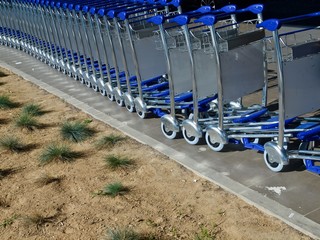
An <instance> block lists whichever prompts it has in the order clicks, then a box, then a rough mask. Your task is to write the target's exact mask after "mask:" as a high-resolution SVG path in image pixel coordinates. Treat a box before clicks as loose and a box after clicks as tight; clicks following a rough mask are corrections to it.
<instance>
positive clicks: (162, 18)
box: [147, 5, 236, 25]
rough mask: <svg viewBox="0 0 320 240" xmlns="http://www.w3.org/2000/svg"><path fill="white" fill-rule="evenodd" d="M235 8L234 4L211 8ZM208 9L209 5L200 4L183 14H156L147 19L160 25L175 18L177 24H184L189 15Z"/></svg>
mask: <svg viewBox="0 0 320 240" xmlns="http://www.w3.org/2000/svg"><path fill="white" fill-rule="evenodd" d="M235 9H236V6H235V5H227V6H225V7H222V8H221V9H217V10H213V11H216V12H229V11H235ZM210 11H211V7H210V6H202V7H200V8H198V9H197V10H194V11H191V12H187V13H184V14H182V15H179V16H175V15H173V16H168V17H165V16H163V15H157V16H154V17H151V18H149V19H148V20H147V21H148V22H151V23H153V24H156V25H160V24H163V23H164V22H165V21H166V20H168V19H176V20H175V21H176V22H177V21H179V22H180V23H178V24H180V25H184V24H186V23H184V22H186V21H187V22H188V21H190V18H191V17H195V16H197V15H199V14H204V13H209V12H210ZM180 16H181V17H180ZM183 23H184V24H183Z"/></svg>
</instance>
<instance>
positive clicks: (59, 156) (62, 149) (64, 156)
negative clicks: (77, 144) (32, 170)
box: [39, 144, 80, 165]
mask: <svg viewBox="0 0 320 240" xmlns="http://www.w3.org/2000/svg"><path fill="white" fill-rule="evenodd" d="M78 157H80V154H79V153H78V152H74V151H72V150H71V149H70V147H68V146H66V145H59V144H50V145H49V146H48V147H47V148H46V149H44V151H43V152H42V154H41V155H40V158H39V159H40V163H41V164H42V165H45V164H48V163H50V162H52V161H53V160H60V161H62V162H72V161H73V160H75V159H76V158H78Z"/></svg>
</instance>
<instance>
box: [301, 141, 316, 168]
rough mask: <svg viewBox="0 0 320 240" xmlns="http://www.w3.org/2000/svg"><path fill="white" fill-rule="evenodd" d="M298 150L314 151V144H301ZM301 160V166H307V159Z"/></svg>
mask: <svg viewBox="0 0 320 240" xmlns="http://www.w3.org/2000/svg"><path fill="white" fill-rule="evenodd" d="M299 150H311V151H313V150H314V142H313V141H312V142H302V143H301V144H300V146H299ZM302 160H303V164H304V165H305V166H307V161H308V159H302Z"/></svg>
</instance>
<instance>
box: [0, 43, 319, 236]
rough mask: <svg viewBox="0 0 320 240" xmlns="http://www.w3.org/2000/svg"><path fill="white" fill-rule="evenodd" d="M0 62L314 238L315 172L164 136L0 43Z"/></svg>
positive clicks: (148, 122) (153, 123)
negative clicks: (279, 169) (282, 168)
mask: <svg viewBox="0 0 320 240" xmlns="http://www.w3.org/2000/svg"><path fill="white" fill-rule="evenodd" d="M0 66H2V67H4V68H7V69H10V70H11V71H13V72H15V73H17V74H18V75H20V76H22V77H23V78H25V79H27V80H28V81H31V82H33V83H35V84H39V86H41V87H42V88H44V89H45V90H47V91H49V92H51V93H53V94H55V95H57V96H58V97H60V98H62V99H65V100H66V101H67V102H69V103H71V104H73V105H75V106H76V107H78V108H80V109H82V110H83V111H85V112H87V113H88V114H91V115H92V116H93V117H95V118H97V119H99V120H101V121H104V122H106V123H107V124H109V125H111V126H112V127H114V128H117V129H119V130H121V131H123V132H124V133H126V134H127V135H129V136H131V137H133V138H135V139H136V140H138V141H140V142H142V143H145V144H148V145H150V146H152V147H153V148H155V149H157V150H158V151H160V152H162V153H163V154H165V155H167V156H169V157H170V158H172V159H174V160H175V161H177V162H179V163H180V164H182V165H183V166H185V167H186V168H188V169H190V170H192V171H194V172H195V173H197V174H198V175H200V176H202V177H204V178H206V179H208V180H210V181H212V182H214V183H216V184H217V185H219V186H221V187H223V188H224V189H226V190H228V191H230V192H232V193H234V194H236V195H237V196H239V197H240V198H242V199H243V200H245V201H247V202H248V203H250V204H253V205H254V206H256V207H258V208H259V209H261V210H263V211H265V212H267V213H268V214H271V215H273V216H276V217H277V218H279V219H281V220H283V221H284V222H286V223H287V224H289V225H290V226H293V227H294V228H296V229H298V230H300V231H302V232H304V233H306V234H308V235H309V236H311V237H313V238H315V239H320V202H319V199H320V188H319V187H317V185H318V184H317V183H318V181H319V176H317V175H315V174H312V173H310V172H307V171H305V170H304V169H299V170H298V171H291V172H286V173H279V174H276V173H273V172H270V171H269V170H268V169H267V168H266V166H265V165H264V163H263V157H262V155H261V154H259V153H256V152H254V151H250V150H245V149H243V148H239V146H237V147H235V148H233V147H232V146H230V147H229V148H228V150H229V151H226V152H222V153H214V152H212V151H211V150H210V149H209V148H208V147H207V146H206V145H205V144H200V145H197V146H191V145H188V144H187V143H186V142H185V141H184V139H177V140H174V141H172V140H169V139H166V138H165V137H164V136H163V135H162V133H161V130H160V121H159V119H154V118H151V119H145V120H142V119H140V118H139V117H138V116H136V114H132V113H129V112H127V111H126V110H125V108H120V107H119V106H117V105H116V103H114V102H110V101H109V100H108V99H107V98H104V97H102V96H101V95H100V94H99V93H95V92H93V91H92V90H90V89H88V88H87V87H85V86H83V85H81V84H80V83H79V82H76V81H74V80H72V79H70V78H68V77H66V76H65V75H63V74H61V73H59V72H57V71H56V70H54V69H51V68H50V67H48V66H47V65H45V64H44V63H41V62H39V61H38V60H36V59H34V58H33V57H31V56H29V55H27V54H26V53H24V52H21V51H18V50H15V49H11V48H8V47H4V46H0ZM44 73H46V74H45V75H44ZM49 73H50V74H49ZM41 82H42V83H41ZM66 83H67V84H66ZM68 96H69V97H68ZM101 103H103V104H101ZM231 150H232V151H231ZM284 188H285V189H284ZM279 192H280V194H278V193H279Z"/></svg>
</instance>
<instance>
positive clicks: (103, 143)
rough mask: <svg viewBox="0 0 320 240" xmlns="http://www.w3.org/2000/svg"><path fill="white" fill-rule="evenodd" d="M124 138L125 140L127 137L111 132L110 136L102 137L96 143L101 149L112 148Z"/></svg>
mask: <svg viewBox="0 0 320 240" xmlns="http://www.w3.org/2000/svg"><path fill="white" fill-rule="evenodd" d="M123 140H125V138H124V137H122V136H119V135H114V134H110V135H108V136H104V137H102V138H100V139H99V140H98V141H97V143H96V147H97V148H99V149H102V148H110V147H113V146H114V145H115V144H116V143H118V142H121V141H123Z"/></svg>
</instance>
